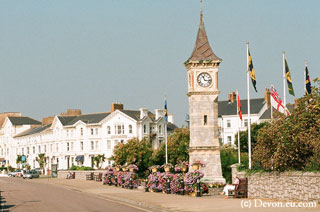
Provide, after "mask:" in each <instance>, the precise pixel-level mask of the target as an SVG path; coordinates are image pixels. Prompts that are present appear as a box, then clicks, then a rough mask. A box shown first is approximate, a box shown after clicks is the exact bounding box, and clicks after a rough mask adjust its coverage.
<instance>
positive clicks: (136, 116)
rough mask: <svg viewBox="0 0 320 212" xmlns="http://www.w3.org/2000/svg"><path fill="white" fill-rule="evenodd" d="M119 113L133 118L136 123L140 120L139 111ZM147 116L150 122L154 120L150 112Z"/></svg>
mask: <svg viewBox="0 0 320 212" xmlns="http://www.w3.org/2000/svg"><path fill="white" fill-rule="evenodd" d="M120 111H121V112H123V113H125V114H126V115H128V116H130V117H131V118H133V119H134V120H136V121H139V120H140V111H139V110H120ZM148 116H149V118H151V119H152V120H154V119H155V117H156V116H155V115H154V114H153V113H151V112H150V111H148Z"/></svg>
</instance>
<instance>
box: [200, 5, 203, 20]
mask: <svg viewBox="0 0 320 212" xmlns="http://www.w3.org/2000/svg"><path fill="white" fill-rule="evenodd" d="M202 16H203V14H202V0H200V22H202Z"/></svg>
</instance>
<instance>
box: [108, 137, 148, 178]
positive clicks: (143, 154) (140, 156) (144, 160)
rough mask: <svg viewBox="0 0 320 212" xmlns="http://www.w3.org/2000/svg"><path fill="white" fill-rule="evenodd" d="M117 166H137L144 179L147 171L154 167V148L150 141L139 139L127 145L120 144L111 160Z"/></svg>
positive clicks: (131, 140) (132, 140)
mask: <svg viewBox="0 0 320 212" xmlns="http://www.w3.org/2000/svg"><path fill="white" fill-rule="evenodd" d="M110 159H111V160H113V161H114V162H115V164H117V165H127V164H135V165H136V166H138V167H139V171H138V174H139V176H140V177H144V175H145V171H146V170H147V169H148V167H149V166H151V165H152V147H151V144H150V140H149V139H147V138H143V139H142V140H141V141H139V140H138V139H137V138H133V139H130V140H128V142H127V143H126V144H123V143H119V144H118V145H116V146H115V148H114V150H113V156H112V157H111V158H110Z"/></svg>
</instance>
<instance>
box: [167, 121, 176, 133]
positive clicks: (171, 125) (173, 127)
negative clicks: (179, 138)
mask: <svg viewBox="0 0 320 212" xmlns="http://www.w3.org/2000/svg"><path fill="white" fill-rule="evenodd" d="M176 128H178V126H177V125H175V124H173V123H171V122H168V124H167V131H168V132H173V131H174V130H175V129H176Z"/></svg>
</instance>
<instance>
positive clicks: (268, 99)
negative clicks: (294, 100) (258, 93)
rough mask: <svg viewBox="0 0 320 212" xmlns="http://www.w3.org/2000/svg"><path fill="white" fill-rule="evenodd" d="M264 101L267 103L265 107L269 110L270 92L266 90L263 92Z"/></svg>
mask: <svg viewBox="0 0 320 212" xmlns="http://www.w3.org/2000/svg"><path fill="white" fill-rule="evenodd" d="M264 101H265V102H266V103H267V107H268V108H269V107H270V105H271V102H270V91H269V89H268V88H266V90H265V91H264Z"/></svg>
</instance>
